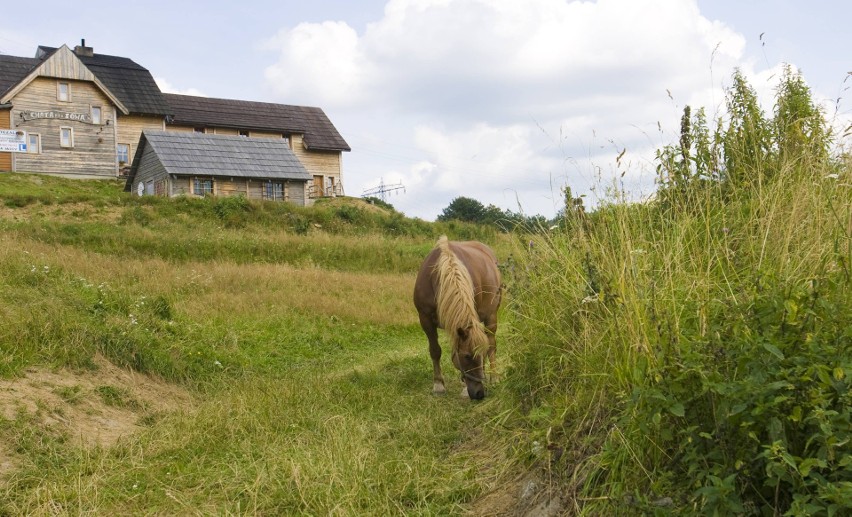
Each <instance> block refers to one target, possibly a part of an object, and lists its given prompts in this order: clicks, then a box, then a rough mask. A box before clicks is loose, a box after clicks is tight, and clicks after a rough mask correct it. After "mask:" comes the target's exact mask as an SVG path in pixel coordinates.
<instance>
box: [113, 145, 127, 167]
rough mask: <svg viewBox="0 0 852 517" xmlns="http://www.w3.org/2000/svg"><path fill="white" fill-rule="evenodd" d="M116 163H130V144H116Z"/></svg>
mask: <svg viewBox="0 0 852 517" xmlns="http://www.w3.org/2000/svg"><path fill="white" fill-rule="evenodd" d="M115 155H116V157H117V158H118V163H120V164H121V163H124V164H127V163H130V144H118V145H117V146H116V148H115Z"/></svg>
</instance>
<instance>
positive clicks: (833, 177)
mask: <svg viewBox="0 0 852 517" xmlns="http://www.w3.org/2000/svg"><path fill="white" fill-rule="evenodd" d="M839 177H840V176H839V175H837V174H829V175H828V176H826V177H825V179H832V180H836V179H837V178H839Z"/></svg>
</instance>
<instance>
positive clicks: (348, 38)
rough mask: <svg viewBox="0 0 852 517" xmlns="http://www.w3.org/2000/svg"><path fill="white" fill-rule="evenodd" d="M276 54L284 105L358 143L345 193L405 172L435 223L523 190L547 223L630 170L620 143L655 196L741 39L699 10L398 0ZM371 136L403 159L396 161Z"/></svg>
mask: <svg viewBox="0 0 852 517" xmlns="http://www.w3.org/2000/svg"><path fill="white" fill-rule="evenodd" d="M268 46H269V47H271V48H275V49H277V50H278V51H279V58H278V61H277V62H276V63H275V64H273V65H271V66H269V67H268V68H267V70H266V78H267V86H268V87H269V88H270V89H271V90H272V91H273V92H275V95H276V98H277V99H279V100H280V101H281V102H286V103H300V104H309V105H317V106H321V107H323V108H324V109H325V110H326V111H327V113H329V116H330V117H331V118H332V121H333V122H334V123H335V125H337V127H338V128H339V129H341V131H342V132H343V134H344V137H346V138H347V139H348V140H350V142H349V143H350V144H351V145H352V148H353V151H352V153H351V155H348V156H347V157H346V158H345V163H346V165H345V168H344V183H345V185H350V186H351V185H358V186H363V185H367V184H370V183H373V184H375V183H378V181H377V180H378V179H379V178H380V177H385V178H389V177H396V178H399V181H401V182H403V183H405V184H406V185H407V186H408V187H409V188H408V191H407V194H406V196H401V198H400V199H399V201H397V203H396V204H398V205H399V206H398V208H401V209H402V210H403V211H406V213H409V211H411V212H412V213H411V214H410V215H420V216H423V217H427V218H432V217H434V216H435V215H437V213H438V212H440V208H442V207H445V206H446V205H447V204H448V203H449V201H451V200H452V198H454V197H457V196H469V197H474V198H476V199H478V200H480V201H482V202H483V203H494V204H497V205H498V206H501V207H504V208H511V209H515V208H516V204H515V194H517V198H518V199H519V200H520V201H521V203H522V204H523V205H526V206H525V207H524V208H525V211H527V212H530V213H535V212H538V211H540V212H541V213H543V214H545V215H552V214H553V213H554V212H555V207H558V206H559V200H558V196H559V190H560V188H561V186H562V185H563V184H565V183H568V184H570V185H571V187H572V189H573V190H574V191H575V192H578V191H585V190H587V189H588V188H589V186H590V185H591V184H593V183H594V182H596V181H598V176H599V175H600V176H603V175H607V177H609V176H612V175H616V176H618V175H620V172H621V171H617V170H615V169H616V168H615V166H614V165H613V164H606V163H605V162H604V161H603V160H610V159H614V156H615V155H617V154H618V152H620V150H622V149H627V150H628V154H627V156H630V157H631V159H630V163H631V164H634V165H632V166H634V167H636V168H638V169H641V170H639V171H638V172H635V171H631V172H630V174H625V179H624V182H625V184H628V183H629V184H630V185H631V186H632V187H635V188H637V189H640V190H644V191H645V192H647V191H648V190H649V189H651V188H653V175H652V174H649V173H648V172H647V169H648V168H649V167H651V169H652V163H651V160H652V157H653V150H654V149H655V148H656V147H658V146H659V145H663V144H665V143H670V142H671V141H672V138H674V135H675V134H676V130H677V125H678V122H679V119H680V111H681V110H682V109H683V105H684V104H686V103H690V104H692V105H694V106H708V109H709V110H712V109H713V106H712V104H713V103H715V104H716V105H723V103H724V96H723V94H722V92H721V90H719V86H720V85H721V84H722V81H723V80H727V81H728V82H729V79H730V74H731V71H732V69H733V67H734V66H742V65H743V63H742V62H741V61H742V59H743V53H744V49H745V39H744V38H743V37H742V36H741V35H740V34H737V33H736V32H735V31H733V30H732V29H730V28H729V27H727V26H726V25H724V24H722V23H720V22H716V21H710V20H708V19H706V18H704V17H702V16H701V14H700V12H699V10H698V7H697V5H696V4H695V2H694V1H684V0H600V1H598V2H567V1H562V0H529V1H527V2H517V0H390V1H389V2H388V3H387V4H386V6H385V10H384V15H383V17H382V18H381V19H379V20H377V21H375V22H373V23H371V24H368V25H367V26H366V28H365V29H364V30H363V31H362V32H361V33H358V32H356V31H355V29H353V28H352V27H351V26H349V25H348V24H346V23H345V22H324V23H303V24H300V25H297V26H296V27H294V28H292V29H284V30H282V31H280V32H279V34H278V35H276V36H275V37H274V38H272V39H271V40H269V42H268ZM746 65H747V72H748V74H752V73H754V74H761V73H764V71H763V70H758V68H757V67H756V66H754V65H753V64H751V63H746ZM667 91H668V92H669V93H670V95H671V99H670V98H669V96H668V95H667V94H666V92H667ZM658 123H659V124H660V127H662V129H663V132H662V133H660V132H659V130H658V129H657V128H658ZM368 133H371V134H372V133H375V134H381V135H384V136H383V139H384V140H386V141H391V142H393V143H395V144H399V145H402V146H407V147H406V150H405V151H403V152H402V153H399V152H396V153H394V154H395V155H396V156H395V157H394V163H391V161H390V160H389V159H387V157H383V156H381V155H382V153H383V151H384V150H385V149H386V147H383V144H375V143H371V142H370V141H369V140H362V139H360V138H359V136H360V135H365V134H368ZM637 153H643V154H644V155H643V156H640V155H639V154H637ZM648 153H650V156H649V155H648ZM400 160H403V161H404V164H403V165H400V163H399V162H400ZM424 164H428V165H424ZM350 171H351V172H350ZM347 188H351V187H347ZM348 193H349V194H354V195H357V194H359V193H360V191H358V192H353V191H351V190H350V191H349V192H348ZM435 205H438V206H439V209H438V210H437V211H435V210H433V209H432V208H431V207H433V206H435ZM427 206H428V207H430V208H426V207H427ZM426 210H433V211H432V212H431V213H428V212H426Z"/></svg>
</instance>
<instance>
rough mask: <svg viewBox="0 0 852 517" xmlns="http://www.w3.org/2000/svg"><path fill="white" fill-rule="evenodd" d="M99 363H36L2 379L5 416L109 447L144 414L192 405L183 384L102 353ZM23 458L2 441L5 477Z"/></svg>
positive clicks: (0, 468) (0, 405) (0, 412)
mask: <svg viewBox="0 0 852 517" xmlns="http://www.w3.org/2000/svg"><path fill="white" fill-rule="evenodd" d="M94 363H95V365H96V366H97V368H96V369H95V370H90V371H75V372H72V371H69V370H64V369H63V370H57V371H50V370H47V369H43V368H32V369H29V370H28V371H27V372H26V374H25V375H24V376H23V377H19V378H16V379H2V380H0V417H2V418H4V419H6V420H8V421H15V420H16V419H19V418H26V419H27V420H28V421H30V422H34V423H35V425H41V426H44V427H45V428H48V429H50V430H51V431H52V432H53V433H57V434H60V433H61V434H62V435H64V436H66V437H67V438H68V440H69V441H70V442H71V443H76V444H78V445H79V446H81V447H93V446H98V447H110V446H112V445H113V444H115V443H116V442H117V441H118V440H119V439H120V438H121V437H123V436H128V435H131V434H133V433H135V432H137V431H139V430H140V429H142V425H141V420H142V419H144V418H146V417H148V416H150V415H156V414H158V413H164V412H165V413H169V412H174V411H179V410H180V411H184V410H186V409H187V408H189V407H191V406H192V396H191V395H190V394H189V392H187V391H186V390H185V389H183V388H181V387H178V386H175V385H173V384H170V383H167V382H165V381H163V380H161V379H157V378H153V377H150V376H147V375H143V374H140V373H138V372H135V371H131V370H126V369H122V368H119V367H117V366H115V365H114V364H112V363H111V362H109V361H108V360H107V359H105V358H103V357H96V358H95V360H94ZM19 460H20V458H17V457H16V454H15V452H14V451H13V450H11V448H10V447H9V446H8V444H4V443H3V442H2V441H0V478H2V477H5V476H6V475H8V474H9V473H10V472H11V471H12V470H14V469H16V468H17V467H18V465H19Z"/></svg>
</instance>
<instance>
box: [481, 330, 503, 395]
mask: <svg viewBox="0 0 852 517" xmlns="http://www.w3.org/2000/svg"><path fill="white" fill-rule="evenodd" d="M483 323H485V328H486V330H487V332H486V333H487V334H488V362H489V363H490V364H491V379H492V380H493V381H494V382H497V381H498V380H500V379H499V375H498V374H497V315H496V314H495V315H494V316H493V317H490V318H486V320H485V321H484V322H483ZM483 362H484V361H483ZM483 366H485V365H484V364H483ZM483 370H484V369H483Z"/></svg>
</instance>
